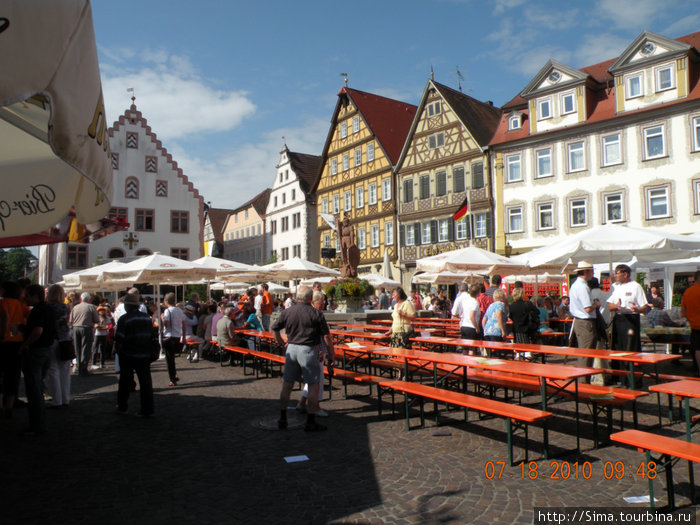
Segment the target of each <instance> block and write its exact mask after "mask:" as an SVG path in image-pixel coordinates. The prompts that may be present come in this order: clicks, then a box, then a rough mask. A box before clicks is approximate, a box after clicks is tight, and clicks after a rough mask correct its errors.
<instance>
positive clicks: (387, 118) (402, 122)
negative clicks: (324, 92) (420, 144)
mask: <svg viewBox="0 0 700 525" xmlns="http://www.w3.org/2000/svg"><path fill="white" fill-rule="evenodd" d="M342 95H347V96H348V97H349V98H350V100H352V102H353V104H355V106H356V107H357V109H358V111H359V112H360V113H362V117H363V118H364V120H365V122H366V123H367V126H369V128H370V130H372V133H374V136H375V137H376V138H377V140H378V141H379V143H380V144H381V146H382V148H383V149H384V151H385V152H386V154H387V156H388V157H389V160H390V161H391V163H392V164H394V165H395V164H396V161H397V160H399V155H400V154H401V150H402V149H403V144H404V142H405V141H406V136H407V135H408V131H409V129H410V128H411V124H412V123H413V117H414V116H415V114H416V111H417V110H418V108H417V107H416V106H414V105H413V104H407V103H405V102H399V101H398V100H394V99H391V98H386V97H382V96H379V95H374V94H372V93H366V92H364V91H359V90H357V89H352V88H349V87H343V88H341V90H340V91H339V92H338V96H339V97H342ZM336 115H337V113H336ZM334 120H335V119H334Z"/></svg>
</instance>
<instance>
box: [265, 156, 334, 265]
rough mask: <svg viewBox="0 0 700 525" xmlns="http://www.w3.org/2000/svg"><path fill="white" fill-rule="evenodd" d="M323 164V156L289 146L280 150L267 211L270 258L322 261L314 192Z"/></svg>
mask: <svg viewBox="0 0 700 525" xmlns="http://www.w3.org/2000/svg"><path fill="white" fill-rule="evenodd" d="M320 165H321V157H319V156H316V155H306V154H304V153H296V152H293V151H289V148H288V147H287V146H286V145H285V146H284V148H283V149H282V151H281V152H280V160H279V163H278V165H277V168H276V174H275V180H274V182H273V183H272V188H271V191H270V200H269V201H268V203H267V210H266V213H265V215H266V219H267V220H266V222H267V238H268V239H270V242H269V245H268V249H269V253H268V256H269V257H273V258H275V259H276V260H278V261H281V260H286V259H291V258H292V257H300V258H301V259H306V260H309V261H313V262H319V260H318V255H319V239H318V226H317V220H318V218H317V212H316V203H315V201H314V198H313V195H312V193H311V191H312V188H313V187H314V185H315V184H316V179H317V177H318V171H319V168H320Z"/></svg>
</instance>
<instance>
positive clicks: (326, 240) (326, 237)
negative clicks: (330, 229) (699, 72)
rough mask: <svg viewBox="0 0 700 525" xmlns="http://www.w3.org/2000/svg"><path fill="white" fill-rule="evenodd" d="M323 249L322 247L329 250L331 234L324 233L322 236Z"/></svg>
mask: <svg viewBox="0 0 700 525" xmlns="http://www.w3.org/2000/svg"><path fill="white" fill-rule="evenodd" d="M323 247H324V248H330V247H331V234H330V233H324V234H323Z"/></svg>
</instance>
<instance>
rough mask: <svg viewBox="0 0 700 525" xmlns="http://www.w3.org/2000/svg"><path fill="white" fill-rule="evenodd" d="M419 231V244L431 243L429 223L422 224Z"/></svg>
mask: <svg viewBox="0 0 700 525" xmlns="http://www.w3.org/2000/svg"><path fill="white" fill-rule="evenodd" d="M420 230H421V243H422V244H430V243H432V242H433V241H432V239H431V236H430V223H429V222H424V223H423V224H421V226H420Z"/></svg>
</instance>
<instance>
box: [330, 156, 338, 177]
mask: <svg viewBox="0 0 700 525" xmlns="http://www.w3.org/2000/svg"><path fill="white" fill-rule="evenodd" d="M337 174H338V159H331V175H337Z"/></svg>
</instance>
